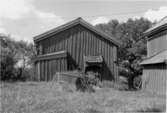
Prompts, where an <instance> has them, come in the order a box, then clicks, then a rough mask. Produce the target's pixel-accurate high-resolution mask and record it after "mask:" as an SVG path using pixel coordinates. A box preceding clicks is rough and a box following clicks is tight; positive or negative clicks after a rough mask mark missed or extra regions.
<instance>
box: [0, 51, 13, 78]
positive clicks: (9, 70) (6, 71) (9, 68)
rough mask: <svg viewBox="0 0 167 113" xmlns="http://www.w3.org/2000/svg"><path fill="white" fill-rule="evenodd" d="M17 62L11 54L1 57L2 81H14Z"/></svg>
mask: <svg viewBox="0 0 167 113" xmlns="http://www.w3.org/2000/svg"><path fill="white" fill-rule="evenodd" d="M14 64H15V60H14V58H13V57H12V55H11V54H7V55H5V56H2V57H1V60H0V65H1V69H0V71H1V76H0V79H1V80H4V81H6V80H12V79H15V69H14Z"/></svg>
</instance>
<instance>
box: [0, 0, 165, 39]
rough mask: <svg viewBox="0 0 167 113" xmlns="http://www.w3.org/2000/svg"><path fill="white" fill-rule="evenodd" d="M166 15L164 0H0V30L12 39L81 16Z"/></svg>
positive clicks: (151, 17)
mask: <svg viewBox="0 0 167 113" xmlns="http://www.w3.org/2000/svg"><path fill="white" fill-rule="evenodd" d="M164 16H167V0H115V1H114V0H0V33H4V34H10V35H11V37H12V38H13V39H15V40H26V41H30V42H31V41H33V38H32V37H34V36H35V35H38V34H40V33H43V32H45V31H47V30H49V29H52V28H54V27H57V26H59V25H62V24H64V23H66V22H68V21H70V20H73V19H76V18H77V17H82V18H83V19H85V20H86V21H88V22H90V23H91V24H93V25H96V24H99V23H107V22H108V21H109V20H111V19H118V20H119V21H126V20H127V19H128V18H140V17H145V18H147V19H149V20H150V21H155V20H156V21H158V20H160V19H161V18H163V17H164Z"/></svg>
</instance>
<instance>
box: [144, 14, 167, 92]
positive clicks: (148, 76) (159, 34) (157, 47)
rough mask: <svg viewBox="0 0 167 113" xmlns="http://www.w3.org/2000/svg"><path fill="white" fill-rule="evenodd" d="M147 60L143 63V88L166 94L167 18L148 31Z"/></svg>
mask: <svg viewBox="0 0 167 113" xmlns="http://www.w3.org/2000/svg"><path fill="white" fill-rule="evenodd" d="M144 35H145V36H146V37H147V39H148V41H147V52H148V53H147V58H146V59H145V60H144V61H143V62H142V63H141V65H142V66H143V67H144V69H143V86H142V88H143V89H144V90H148V91H151V92H154V93H158V94H165V93H166V78H167V77H166V76H167V17H165V18H163V19H162V20H161V21H160V22H158V23H157V24H156V25H154V26H153V27H151V28H150V29H148V30H147V31H146V32H145V33H144Z"/></svg>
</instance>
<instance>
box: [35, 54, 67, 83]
mask: <svg viewBox="0 0 167 113" xmlns="http://www.w3.org/2000/svg"><path fill="white" fill-rule="evenodd" d="M56 56H57V55H56ZM56 56H55V55H54V56H52V57H50V56H49V58H48V57H42V58H41V59H40V58H38V60H37V61H36V63H35V65H36V66H35V67H36V71H35V72H36V75H37V76H38V80H40V81H50V80H52V79H53V77H54V75H55V74H56V72H61V71H64V70H67V57H66V55H59V57H56Z"/></svg>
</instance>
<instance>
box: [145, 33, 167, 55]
mask: <svg viewBox="0 0 167 113" xmlns="http://www.w3.org/2000/svg"><path fill="white" fill-rule="evenodd" d="M149 38H150V39H149V40H148V43H147V44H148V45H147V46H148V47H147V50H148V54H147V55H148V57H150V56H153V55H155V54H157V53H158V52H161V51H162V50H165V49H167V30H165V31H162V32H159V33H157V34H155V35H153V36H151V37H149Z"/></svg>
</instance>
